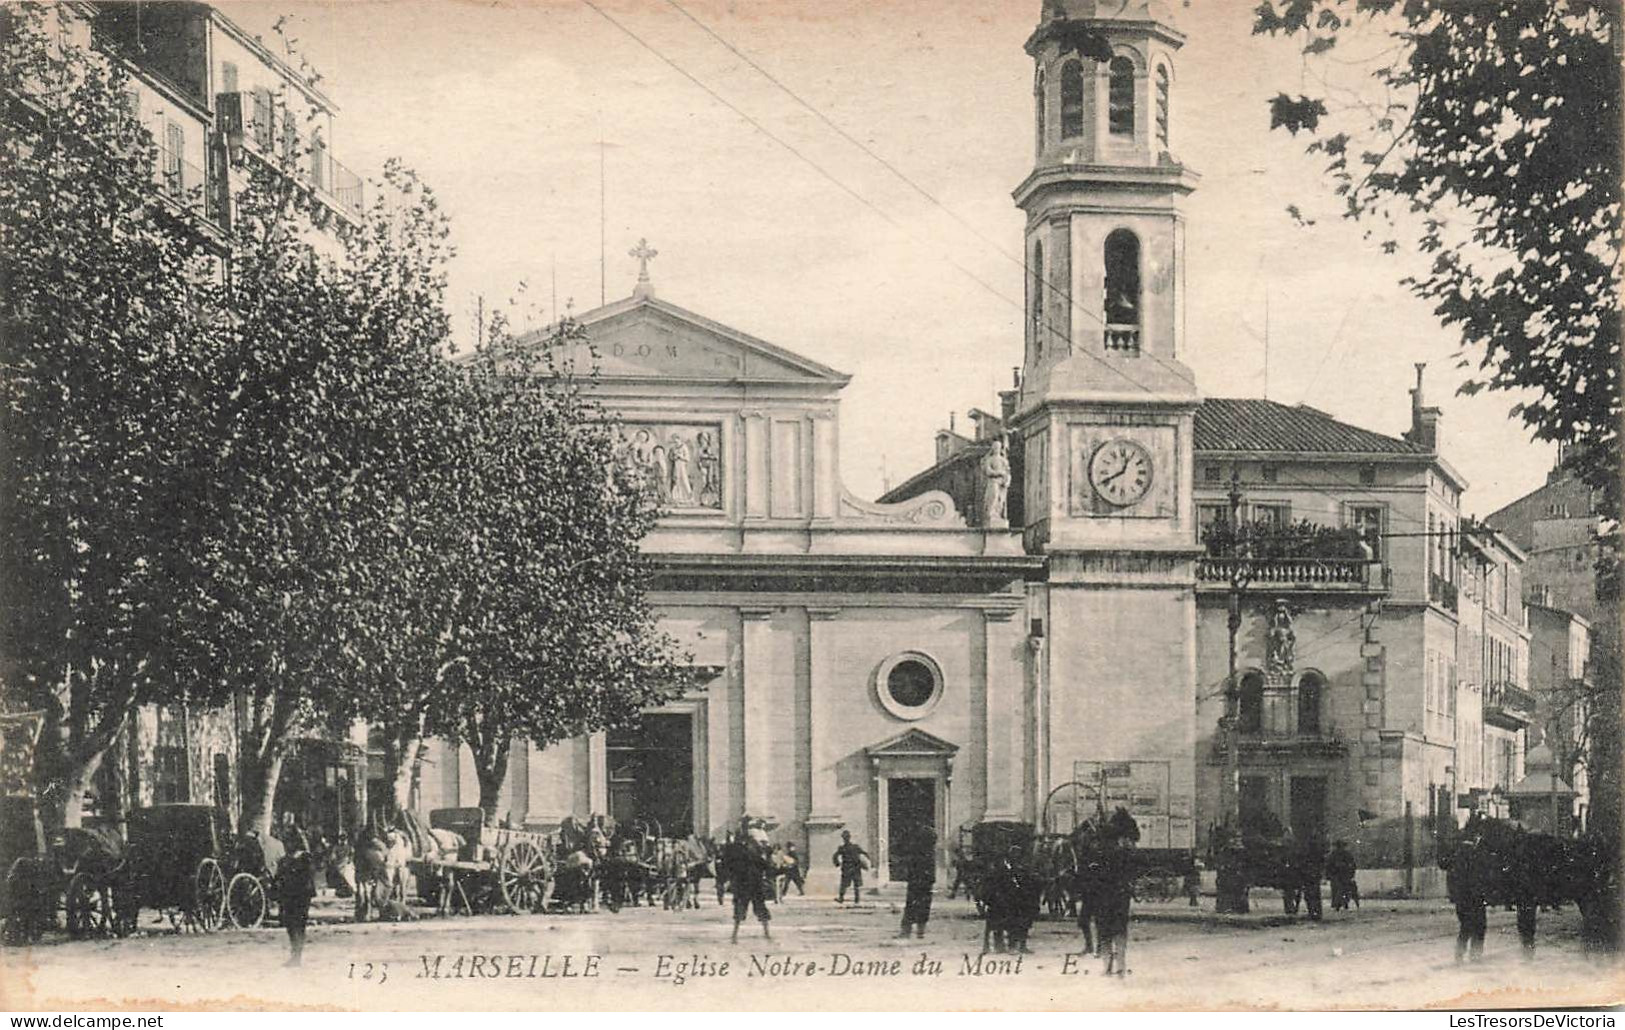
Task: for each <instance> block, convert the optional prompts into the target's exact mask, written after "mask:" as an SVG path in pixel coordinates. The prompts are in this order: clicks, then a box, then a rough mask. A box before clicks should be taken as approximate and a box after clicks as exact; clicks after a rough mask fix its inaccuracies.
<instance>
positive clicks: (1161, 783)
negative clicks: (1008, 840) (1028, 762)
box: [1044, 760, 1196, 901]
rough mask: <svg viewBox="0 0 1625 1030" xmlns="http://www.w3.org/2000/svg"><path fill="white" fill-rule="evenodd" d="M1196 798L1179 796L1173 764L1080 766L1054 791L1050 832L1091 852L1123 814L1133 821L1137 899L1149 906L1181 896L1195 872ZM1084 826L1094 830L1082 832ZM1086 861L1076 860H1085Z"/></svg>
mask: <svg viewBox="0 0 1625 1030" xmlns="http://www.w3.org/2000/svg"><path fill="white" fill-rule="evenodd" d="M1192 807H1193V799H1192V797H1191V795H1190V794H1188V793H1183V792H1181V791H1176V790H1175V789H1174V784H1173V776H1172V766H1171V763H1169V762H1166V761H1158V760H1135V761H1122V762H1075V763H1074V764H1073V775H1072V780H1071V781H1069V782H1067V783H1063V784H1061V785H1060V786H1058V787H1056V788H1055V789H1054V790H1052V791H1050V794H1049V797H1048V798H1047V799H1046V801H1045V804H1044V823H1045V828H1046V830H1047V831H1049V832H1050V833H1052V834H1062V833H1064V834H1066V835H1067V836H1069V837H1071V838H1073V840H1074V852H1076V851H1077V850H1078V848H1079V847H1080V846H1082V847H1084V848H1085V849H1087V847H1089V844H1088V840H1089V838H1090V837H1091V835H1092V834H1091V830H1092V831H1093V834H1094V835H1098V833H1100V832H1101V831H1102V830H1103V829H1104V827H1105V824H1106V822H1107V820H1108V819H1109V818H1110V817H1112V816H1113V815H1115V813H1116V812H1117V810H1118V809H1122V810H1123V811H1125V812H1127V813H1128V815H1129V816H1130V817H1131V818H1132V819H1133V820H1134V827H1135V834H1136V836H1135V839H1134V852H1133V863H1132V865H1133V867H1134V869H1135V879H1134V896H1135V897H1136V898H1139V899H1141V900H1144V901H1167V900H1171V899H1174V898H1177V897H1180V896H1181V895H1182V894H1183V893H1184V890H1185V886H1184V885H1185V882H1186V878H1187V877H1188V876H1189V875H1190V874H1192V873H1194V872H1195V870H1196V828H1195V820H1194V819H1193V818H1192ZM1085 823H1088V824H1089V826H1088V827H1087V828H1085V829H1084V832H1083V833H1081V834H1080V833H1079V829H1080V827H1084V825H1085ZM1085 858H1086V856H1084V855H1078V854H1075V855H1074V860H1075V861H1078V862H1082V861H1084V860H1085Z"/></svg>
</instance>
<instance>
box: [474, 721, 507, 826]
mask: <svg viewBox="0 0 1625 1030" xmlns="http://www.w3.org/2000/svg"><path fill="white" fill-rule="evenodd" d="M493 736H495V737H496V738H497V739H495V740H492V741H490V742H489V746H487V747H478V748H475V749H474V772H475V774H476V775H477V776H478V777H479V780H480V808H482V809H484V810H485V819H486V821H487V822H493V823H494V822H495V821H496V814H497V804H498V803H499V800H500V798H501V796H502V785H503V783H505V782H506V781H507V779H508V745H509V739H508V735H507V734H506V733H499V734H493Z"/></svg>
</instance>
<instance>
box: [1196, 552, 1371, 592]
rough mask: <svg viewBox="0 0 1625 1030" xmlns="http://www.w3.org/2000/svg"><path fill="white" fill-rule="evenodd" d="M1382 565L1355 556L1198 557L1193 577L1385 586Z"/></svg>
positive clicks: (1299, 584)
mask: <svg viewBox="0 0 1625 1030" xmlns="http://www.w3.org/2000/svg"><path fill="white" fill-rule="evenodd" d="M1383 572H1384V570H1383V567H1382V566H1381V565H1380V564H1378V563H1376V562H1368V561H1364V560H1362V559H1358V558H1198V559H1197V560H1196V578H1197V580H1198V581H1199V582H1202V583H1226V584H1228V583H1230V582H1231V581H1232V580H1236V579H1239V580H1240V581H1241V582H1243V583H1245V584H1247V585H1249V586H1250V585H1254V584H1257V585H1261V586H1266V585H1267V586H1270V587H1274V588H1277V589H1281V588H1290V587H1300V588H1305V589H1316V588H1321V587H1342V588H1359V589H1366V590H1381V589H1384V579H1385V577H1384V575H1383Z"/></svg>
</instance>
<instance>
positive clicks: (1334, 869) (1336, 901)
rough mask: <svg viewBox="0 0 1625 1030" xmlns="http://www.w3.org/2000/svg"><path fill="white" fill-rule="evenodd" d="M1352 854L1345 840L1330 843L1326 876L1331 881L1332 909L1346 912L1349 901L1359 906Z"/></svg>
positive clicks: (1356, 906) (1358, 892)
mask: <svg viewBox="0 0 1625 1030" xmlns="http://www.w3.org/2000/svg"><path fill="white" fill-rule="evenodd" d="M1354 872H1355V866H1354V856H1353V855H1352V854H1350V853H1349V846H1348V842H1347V841H1341V840H1340V841H1337V842H1336V843H1335V844H1333V845H1332V854H1331V857H1330V858H1328V859H1327V860H1326V877H1327V878H1328V879H1329V880H1331V881H1332V911H1333V912H1347V911H1348V907H1349V902H1350V901H1352V902H1354V907H1355V908H1359V907H1360V888H1359V886H1358V885H1357V884H1356V883H1355V882H1354Z"/></svg>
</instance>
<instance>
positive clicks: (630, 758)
mask: <svg viewBox="0 0 1625 1030" xmlns="http://www.w3.org/2000/svg"><path fill="white" fill-rule="evenodd" d="M605 745H606V750H607V752H608V755H607V758H608V765H609V814H610V816H611V817H612V818H614V820H615V822H616V823H617V824H627V825H631V824H634V823H639V822H641V823H644V824H645V825H646V826H647V827H648V828H649V829H650V830H651V831H655V830H658V832H659V833H660V835H661V836H664V837H686V836H688V835H689V834H691V833H693V832H694V730H693V717H692V716H691V715H689V714H688V713H687V712H680V713H667V712H661V713H648V714H645V715H644V716H643V718H642V719H641V720H640V721H639V723H638V725H637V726H634V727H631V728H628V729H622V730H611V731H610V732H609V733H608V734H607V735H606V737H605Z"/></svg>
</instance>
